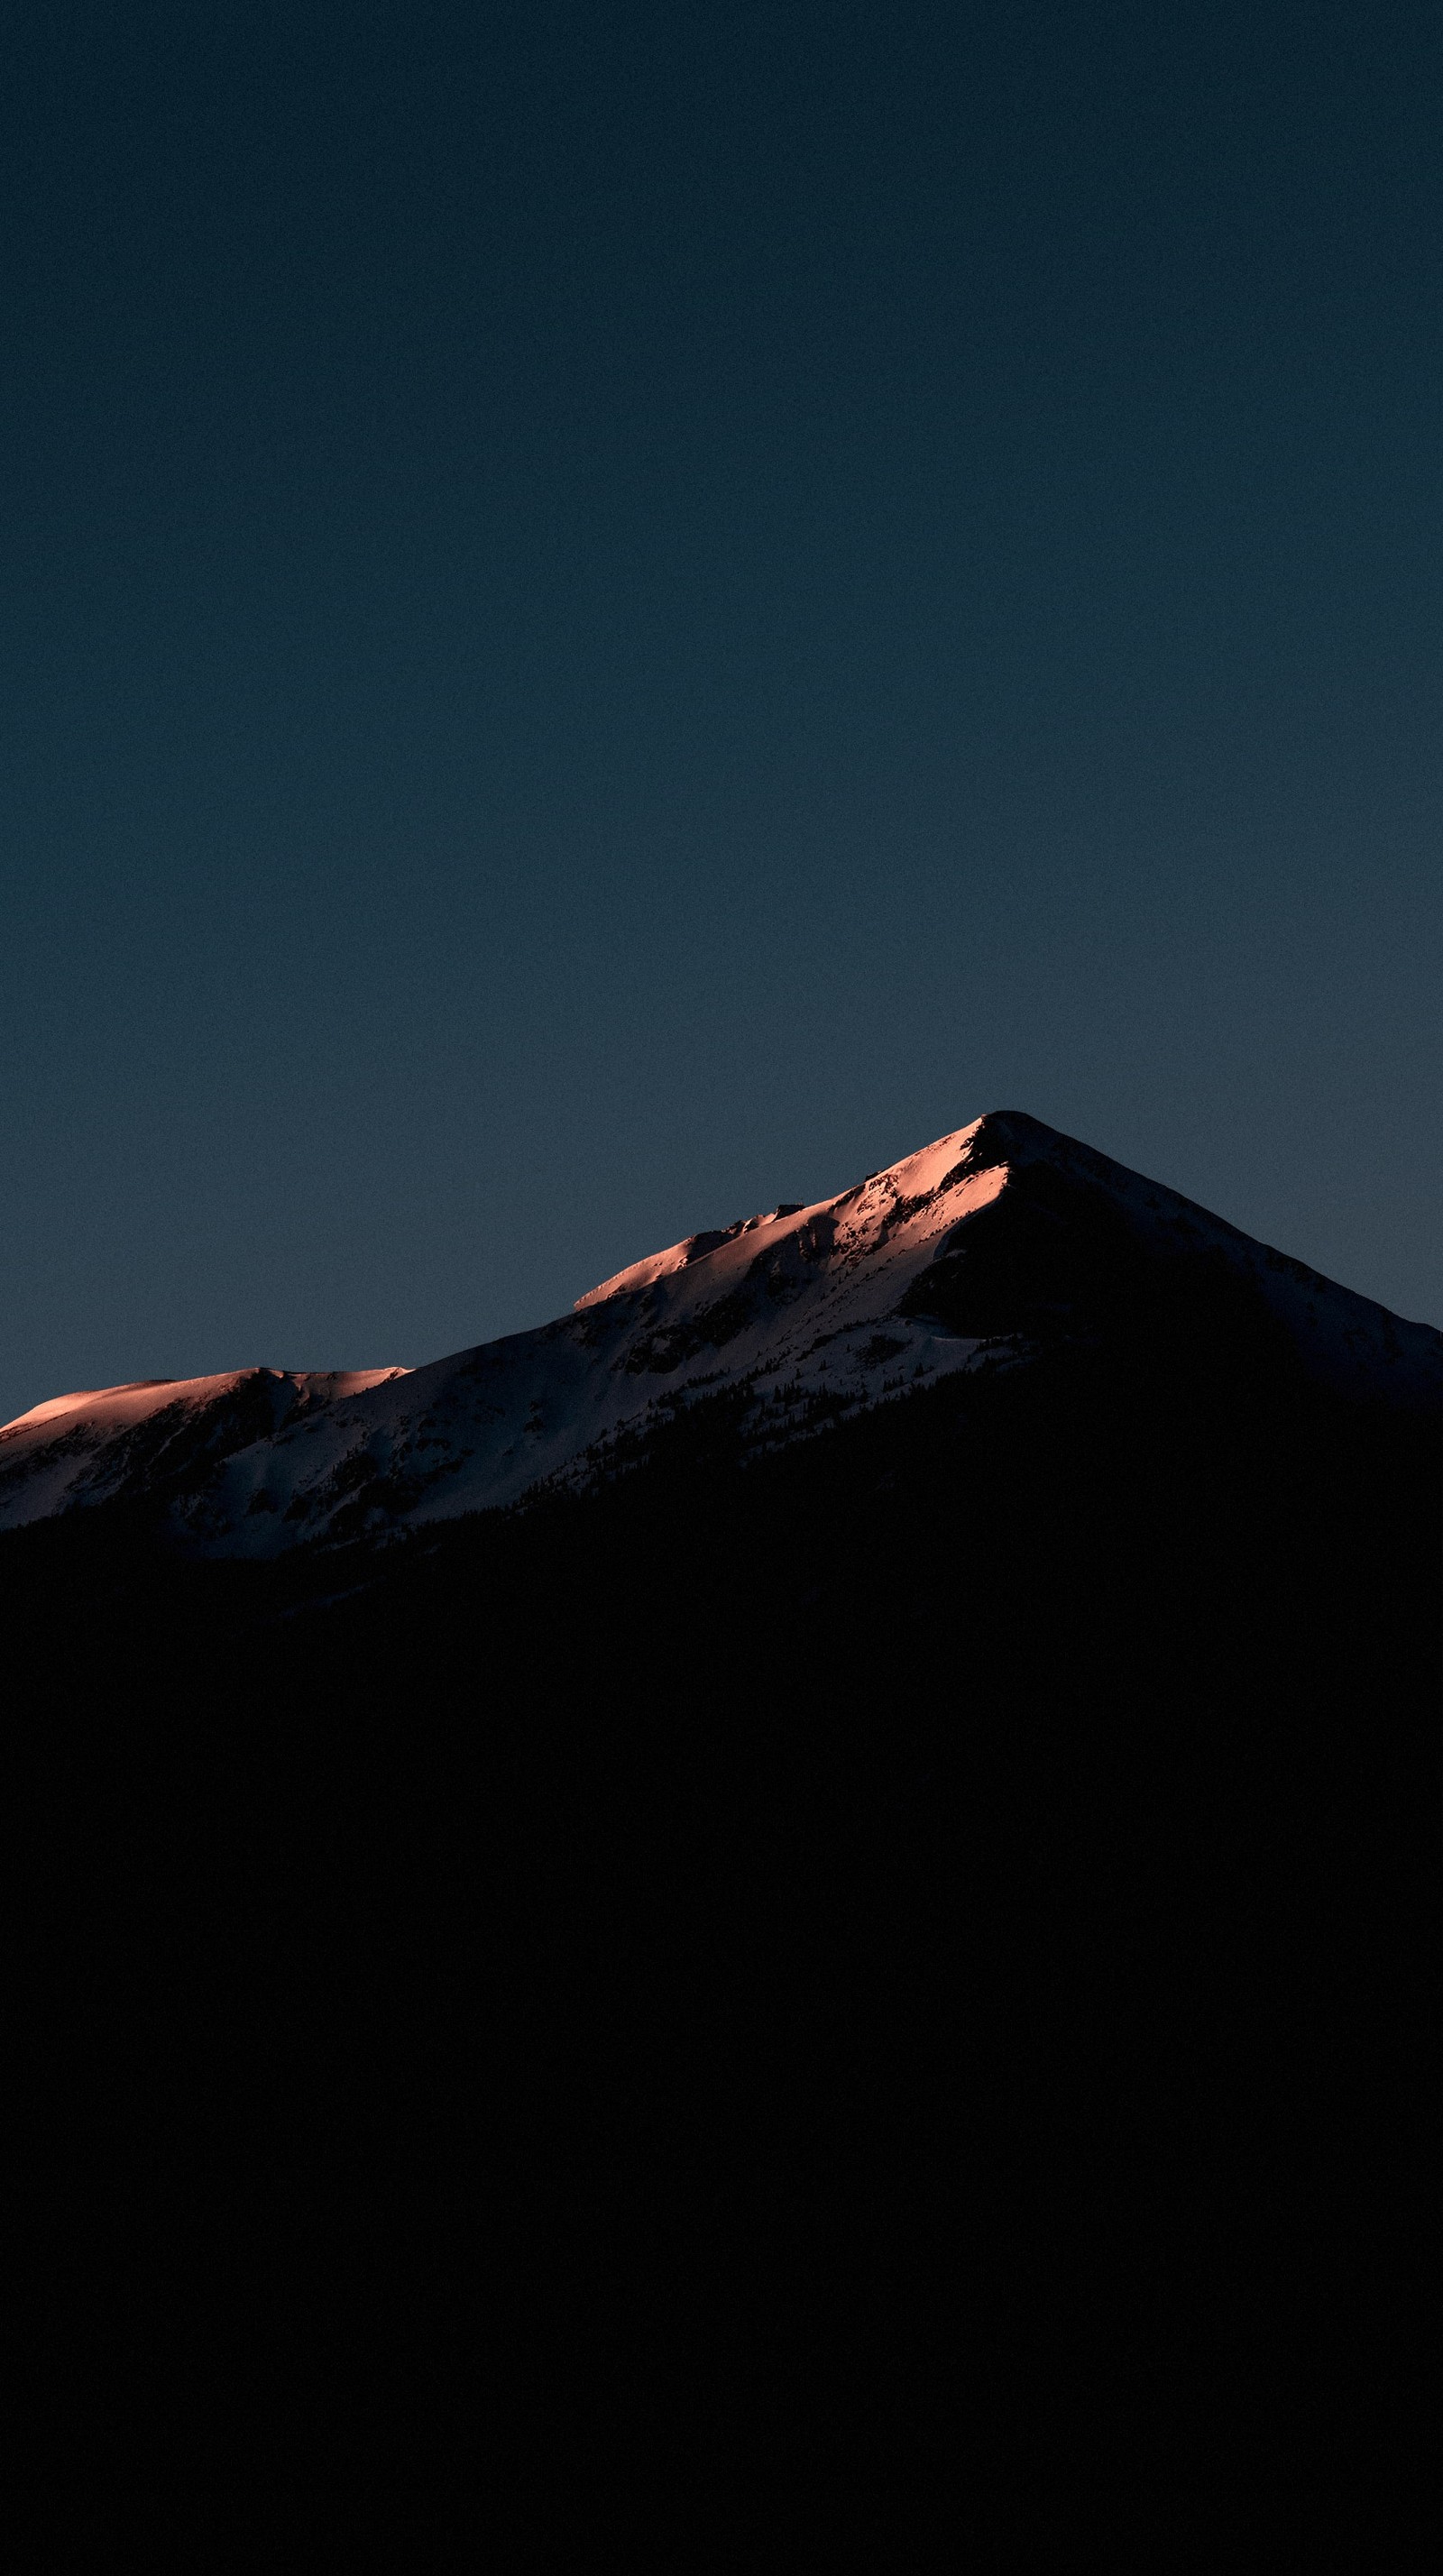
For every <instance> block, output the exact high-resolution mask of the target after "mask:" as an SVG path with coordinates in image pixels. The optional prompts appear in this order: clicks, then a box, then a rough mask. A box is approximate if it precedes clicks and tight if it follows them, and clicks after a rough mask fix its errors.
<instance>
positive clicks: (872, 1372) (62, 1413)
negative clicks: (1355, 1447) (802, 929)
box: [0, 1109, 1443, 1556]
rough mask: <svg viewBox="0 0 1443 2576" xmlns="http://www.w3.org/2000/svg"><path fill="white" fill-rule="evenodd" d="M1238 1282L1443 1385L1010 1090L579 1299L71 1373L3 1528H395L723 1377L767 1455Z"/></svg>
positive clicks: (438, 1514) (1312, 1332)
mask: <svg viewBox="0 0 1443 2576" xmlns="http://www.w3.org/2000/svg"><path fill="white" fill-rule="evenodd" d="M1223 1281H1230V1282H1231V1283H1232V1287H1231V1290H1230V1291H1229V1292H1228V1293H1229V1294H1230V1295H1232V1296H1233V1299H1234V1304H1236V1299H1237V1298H1238V1297H1242V1298H1243V1300H1244V1301H1245V1302H1246V1301H1249V1300H1250V1301H1251V1308H1250V1311H1252V1310H1255V1311H1256V1312H1257V1313H1258V1315H1259V1316H1265V1315H1266V1316H1271V1318H1272V1319H1273V1325H1274V1327H1277V1326H1281V1327H1282V1328H1283V1330H1284V1332H1285V1334H1286V1336H1287V1337H1288V1339H1289V1340H1290V1341H1291V1344H1292V1347H1293V1349H1294V1352H1295V1353H1296V1355H1297V1356H1298V1358H1299V1359H1300V1360H1301V1361H1302V1363H1303V1365H1304V1367H1305V1368H1306V1369H1308V1370H1310V1371H1311V1372H1312V1373H1313V1375H1314V1376H1317V1377H1322V1378H1330V1379H1331V1380H1332V1381H1333V1382H1334V1383H1335V1384H1337V1385H1340V1386H1344V1387H1352V1388H1354V1389H1355V1390H1356V1391H1357V1392H1359V1393H1365V1394H1367V1395H1369V1396H1370V1397H1383V1398H1387V1399H1393V1400H1398V1401H1403V1402H1411V1401H1414V1400H1416V1399H1421V1398H1426V1396H1427V1393H1428V1390H1430V1389H1436V1387H1437V1385H1438V1383H1439V1379H1440V1374H1443V1335H1439V1334H1437V1333H1435V1332H1433V1331H1432V1330H1431V1329H1430V1328H1429V1327H1427V1326H1424V1325H1412V1324H1405V1323H1403V1322H1401V1321H1400V1319H1399V1318H1397V1317H1396V1316H1392V1315H1389V1314H1388V1313H1387V1311H1386V1310H1385V1309H1384V1308H1383V1307H1380V1306H1376V1305H1374V1304H1372V1302H1371V1301H1370V1300H1369V1299H1367V1298H1362V1297H1355V1296H1353V1295H1351V1294H1350V1292H1349V1291H1348V1290H1347V1289H1344V1288H1340V1287H1338V1286H1337V1285H1336V1284H1335V1283H1334V1282H1332V1281H1330V1280H1326V1279H1323V1278H1321V1277H1320V1276H1319V1274H1318V1273H1317V1272H1315V1271H1312V1270H1309V1269H1308V1268H1307V1267H1306V1266H1305V1265H1304V1264H1303V1263H1301V1262H1297V1261H1292V1260H1290V1259H1288V1258H1287V1257H1286V1256H1285V1255H1283V1254H1281V1253H1278V1252H1274V1251H1272V1250H1270V1249H1269V1248H1268V1247H1267V1246H1266V1245H1263V1244H1259V1243H1255V1242H1253V1241H1252V1240H1251V1238H1250V1237H1248V1236H1247V1235H1244V1234H1241V1233H1239V1231H1238V1230H1237V1229H1236V1228H1235V1227H1233V1226H1230V1225H1228V1224H1226V1223H1225V1222H1224V1220H1223V1219H1222V1218H1220V1217H1214V1216H1211V1215H1209V1213H1208V1212H1207V1211H1206V1210H1205V1209H1203V1208H1199V1207H1197V1206H1195V1205H1194V1204H1193V1203H1192V1202H1191V1201H1190V1200H1188V1199H1185V1198H1182V1197H1180V1196H1179V1195H1178V1193H1177V1192H1176V1191H1172V1190H1168V1189H1166V1188H1164V1187H1163V1186H1162V1185H1161V1184H1160V1183H1157V1182H1153V1181H1149V1180H1146V1179H1144V1178H1143V1177H1142V1175H1141V1174H1139V1173H1136V1172H1131V1171H1129V1170H1127V1169H1126V1167H1125V1166H1124V1165H1122V1164H1119V1163H1114V1162H1113V1161H1111V1159H1110V1158H1109V1157H1108V1156H1107V1155H1105V1154H1099V1153H1097V1152H1096V1151H1095V1150H1094V1149H1093V1148H1092V1147H1091V1146H1088V1145H1085V1144H1082V1143H1080V1142H1079V1141H1078V1140H1077V1139H1076V1138H1073V1137H1069V1136H1065V1135H1063V1134H1062V1133H1061V1132H1060V1131H1059V1130H1058V1129H1056V1128H1053V1127H1049V1126H1047V1125H1045V1124H1044V1122H1043V1121H1042V1120H1041V1119H1037V1118H1033V1117H1031V1116H1030V1115H1029V1114H1028V1113H1027V1112H1026V1111H1025V1110H1016V1109H997V1110H991V1111H988V1112H987V1114H986V1115H985V1116H983V1117H981V1118H974V1119H973V1120H971V1121H970V1123H969V1124H968V1125H966V1126H963V1127H958V1128H954V1129H952V1130H951V1131H950V1132H949V1133H948V1134H947V1135H945V1136H940V1137H938V1138H936V1139H935V1141H934V1142H933V1143H931V1144H930V1145H924V1146H923V1147H921V1148H920V1149H919V1150H918V1151H917V1152H915V1153H912V1154H907V1155H904V1156H903V1157H902V1158H901V1159H900V1160H899V1161H898V1162H895V1163H892V1164H890V1165H888V1166H887V1167H886V1169H884V1170H882V1171H878V1172H872V1173H869V1174H868V1175H867V1177H866V1178H865V1179H864V1180H862V1181H859V1182H856V1183H855V1184H854V1185H853V1186H852V1187H851V1188H850V1189H845V1190H842V1191H840V1192H838V1193H837V1194H836V1195H835V1196H834V1197H830V1198H821V1199H815V1200H812V1201H810V1202H798V1201H788V1200H783V1201H780V1202H779V1203H778V1204H777V1205H776V1206H775V1207H773V1208H771V1209H768V1210H766V1211H764V1212H763V1213H762V1214H759V1215H756V1216H751V1217H745V1218H738V1219H736V1220H734V1221H733V1222H732V1223H731V1224H729V1225H726V1226H721V1227H716V1228H712V1229H704V1230H702V1231H700V1232H698V1233H696V1234H691V1235H687V1236H685V1237H683V1239H682V1240H681V1241H680V1242H678V1243H673V1244H670V1245H668V1246H667V1247H666V1248H665V1249H664V1250H663V1251H660V1252H655V1253H651V1254H648V1255H647V1256H646V1257H644V1258H643V1259H642V1260H640V1261H635V1262H632V1263H631V1264H630V1265H629V1266H628V1267H627V1268H626V1269H623V1270H619V1271H617V1272H615V1273H614V1274H613V1275H612V1276H611V1277H610V1278H609V1279H606V1280H603V1281H602V1282H601V1284H600V1285H599V1286H598V1287H595V1288H592V1289H588V1290H587V1291H586V1293H585V1294H584V1295H583V1296H581V1297H579V1298H578V1299H577V1301H576V1304H575V1306H574V1307H573V1308H572V1310H571V1311H570V1313H569V1314H566V1315H563V1316H560V1317H558V1318H557V1320H556V1321H555V1322H553V1323H550V1324H544V1325H541V1326H540V1327H538V1328H537V1329H536V1330H535V1331H532V1332H529V1333H518V1334H513V1335H511V1336H509V1337H508V1338H506V1339H505V1340H502V1341H499V1342H489V1343H483V1344H481V1345H479V1346H477V1347H476V1348H474V1349H471V1350H466V1351H461V1352H458V1353H457V1354H455V1355H454V1356H453V1357H451V1358H449V1359H443V1360H436V1361H433V1362H432V1363H431V1364H430V1365H429V1366H427V1367H423V1368H419V1369H415V1370H411V1371H403V1370H397V1369H376V1370H362V1371H350V1372H309V1373H292V1372H290V1371H286V1370H279V1369H250V1370H238V1371H232V1372H229V1373H226V1374H223V1375H221V1376H218V1377H211V1378H192V1379H179V1380H165V1379H160V1380H145V1381H135V1382H133V1383H131V1384H129V1385H126V1386H120V1387H108V1388H102V1389H99V1390H95V1391H91V1392H90V1393H86V1394H76V1395H71V1396H60V1397H54V1398H51V1399H50V1400H49V1401H48V1402H47V1403H43V1404H40V1405H36V1406H34V1407H33V1408H32V1409H31V1411H30V1412H29V1413H27V1414H23V1415H22V1416H21V1417H20V1418H19V1420H18V1421H16V1422H13V1423H11V1424H9V1425H8V1426H7V1427H6V1428H5V1429H4V1430H3V1431H0V1526H6V1525H12V1526H13V1525H15V1524H17V1523H20V1522H23V1521H28V1520H34V1519H39V1518H44V1517H46V1516H48V1515H50V1514H53V1513H55V1512H60V1511H66V1510H69V1509H72V1508H74V1507H76V1506H77V1505H82V1504H95V1503H101V1502H112V1501H121V1500H126V1499H140V1498H145V1499H147V1500H148V1501H149V1502H150V1503H151V1504H152V1505H157V1504H158V1505H160V1506H162V1507H163V1508H164V1510H165V1511H166V1512H167V1513H168V1515H169V1522H170V1526H171V1528H172V1530H173V1532H174V1534H175V1536H176V1537H177V1538H178V1539H180V1540H182V1541H183V1542H184V1543H185V1544H186V1545H188V1546H190V1547H193V1548H197V1549H200V1550H202V1551H209V1552H217V1553H221V1554H240V1555H261V1556H269V1555H273V1554H275V1553H276V1552H277V1551H278V1550H280V1549H283V1548H286V1547H290V1546H294V1545H297V1544H300V1543H303V1542H307V1541H318V1540H325V1541H328V1542H333V1541H337V1540H341V1539H349V1538H356V1537H361V1536H372V1537H383V1536H385V1535H386V1534H387V1533H388V1532H390V1531H394V1530H399V1529H401V1528H404V1527H413V1526H415V1525H417V1524H418V1523H424V1522H427V1521H433V1520H438V1519H450V1518H453V1517H454V1516H455V1515H456V1514H458V1513H461V1512H468V1511H476V1510H482V1509H491V1508H496V1507H504V1506H506V1505H509V1504H511V1503H515V1502H517V1501H519V1500H520V1499H521V1498H522V1497H523V1496H525V1495H530V1494H534V1493H536V1492H537V1491H538V1490H539V1489H541V1488H543V1487H545V1486H548V1485H550V1486H555V1485H558V1484H560V1485H566V1486H573V1487H574V1486H578V1485H584V1484H586V1483H588V1482H594V1481H595V1480H597V1479H599V1478H604V1477H606V1476H608V1475H612V1474H616V1473H619V1472H622V1471H623V1470H625V1469H626V1468H627V1467H629V1466H630V1465H631V1464H633V1463H635V1462H636V1461H638V1460H639V1459H641V1458H643V1457H645V1456H646V1455H647V1454H648V1451H649V1449H650V1447H651V1445H652V1444H653V1443H654V1442H655V1440H656V1439H657V1437H658V1436H659V1435H661V1434H662V1433H663V1432H665V1431H666V1429H667V1428H668V1426H670V1425H672V1424H674V1423H675V1422H676V1420H677V1419H678V1417H679V1416H680V1415H681V1414H682V1413H684V1412H686V1411H687V1410H688V1409H689V1408H691V1407H692V1406H693V1405H694V1404H696V1403H697V1402H700V1401H705V1400H708V1399H710V1398H711V1397H713V1396H715V1395H717V1394H723V1393H724V1394H725V1395H726V1397H727V1401H728V1404H729V1406H730V1407H731V1410H732V1414H733V1415H734V1416H735V1422H736V1425H737V1436H738V1437H739V1438H740V1440H741V1441H742V1444H743V1446H744V1447H745V1448H746V1449H748V1450H750V1451H759V1452H760V1451H765V1450H768V1449H772V1448H776V1447H779V1446H782V1445H784V1444H786V1443H788V1442H790V1441H793V1440H796V1439H799V1438H806V1437H810V1436H813V1435H814V1434H815V1433H816V1432H818V1431H819V1430H822V1429H824V1428H826V1427H827V1426H828V1425H830V1424H834V1423H840V1422H845V1421H847V1420H850V1419H852V1418H854V1417H856V1416H857V1415H859V1414H861V1413H863V1412H865V1411H866V1410H867V1409H868V1408H870V1407H872V1406H875V1405H878V1404H883V1403H891V1402H894V1401H897V1400H901V1399H904V1398H905V1397H907V1396H908V1395H910V1394H912V1393H915V1392H917V1391H919V1390H921V1389H924V1388H926V1387H928V1386H932V1385H936V1384H937V1383H939V1382H940V1381H941V1380H942V1379H944V1378H946V1377H949V1376H953V1375H956V1374H957V1373H958V1372H959V1371H967V1370H970V1369H973V1368H975V1367H978V1366H987V1367H996V1366H998V1365H1003V1366H1008V1367H1013V1366H1017V1365H1021V1364H1025V1363H1026V1361H1027V1358H1028V1355H1029V1353H1030V1352H1033V1351H1035V1350H1037V1349H1040V1348H1042V1347H1044V1346H1049V1347H1055V1346H1056V1345H1057V1343H1058V1341H1059V1339H1061V1340H1063V1341H1067V1340H1071V1341H1073V1342H1078V1341H1082V1342H1087V1341H1094V1342H1095V1341H1097V1340H1098V1339H1099V1337H1101V1338H1102V1339H1103V1340H1104V1341H1107V1342H1108V1344H1109V1347H1110V1348H1112V1349H1113V1350H1114V1351H1117V1350H1122V1349H1124V1348H1125V1341H1126V1335H1127V1333H1128V1332H1129V1331H1130V1330H1132V1329H1133V1324H1134V1322H1135V1324H1136V1326H1137V1329H1139V1330H1142V1331H1144V1332H1145V1331H1146V1330H1147V1329H1148V1328H1149V1327H1148V1318H1149V1316H1150V1315H1151V1314H1154V1313H1156V1312H1159V1311H1162V1310H1163V1309H1167V1308H1168V1307H1169V1301H1171V1310H1173V1311H1181V1309H1180V1308H1179V1303H1178V1288H1179V1283H1180V1282H1182V1283H1189V1282H1190V1283H1192V1285H1191V1288H1190V1290H1189V1294H1190V1296H1191V1304H1189V1303H1188V1299H1187V1297H1184V1298H1183V1300H1182V1307H1183V1308H1186V1311H1187V1313H1188V1314H1189V1316H1190V1317H1192V1318H1194V1319H1196V1318H1198V1317H1201V1318H1202V1321H1201V1323H1200V1324H1198V1323H1197V1322H1196V1320H1194V1323H1193V1324H1192V1325H1190V1327H1189V1329H1193V1330H1194V1331H1197V1330H1201V1331H1203V1332H1206V1331H1207V1329H1208V1325H1207V1317H1208V1315H1209V1314H1210V1313H1214V1312H1216V1313H1218V1314H1220V1313H1221V1312H1222V1308H1221V1307H1220V1306H1219V1304H1218V1299H1219V1297H1220V1296H1221V1294H1222V1289H1221V1287H1220V1285H1219V1283H1221V1282H1223ZM1209 1299H1211V1301H1212V1303H1211V1305H1210V1304H1209ZM1119 1336H1121V1337H1122V1338H1121V1339H1120V1338H1119Z"/></svg>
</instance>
